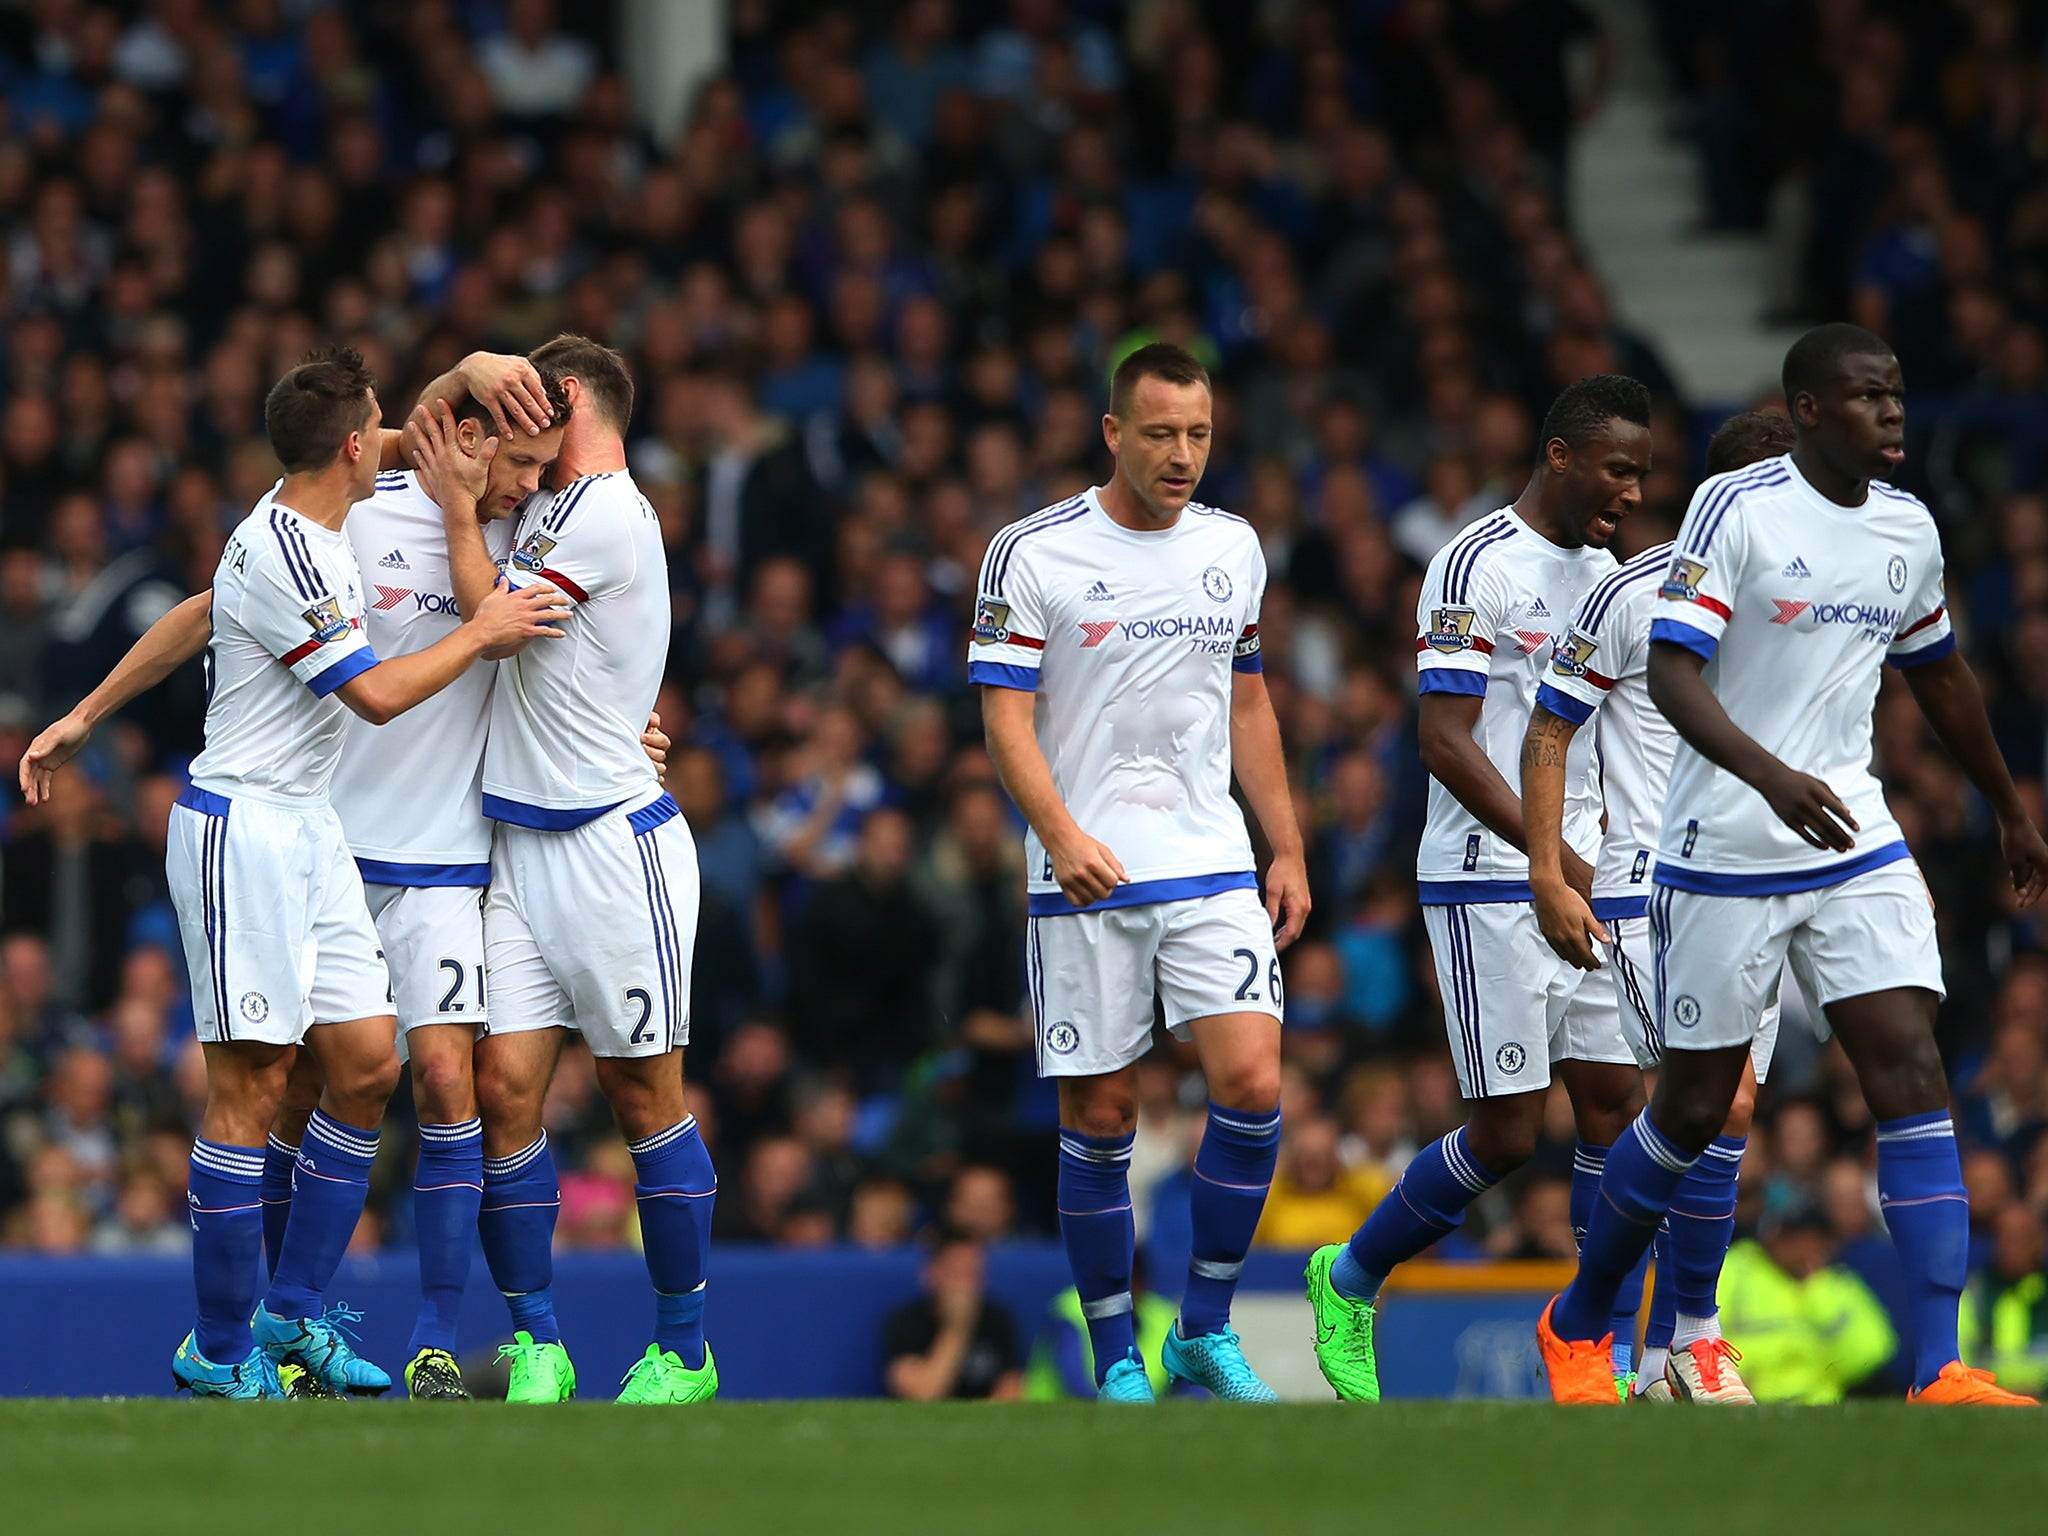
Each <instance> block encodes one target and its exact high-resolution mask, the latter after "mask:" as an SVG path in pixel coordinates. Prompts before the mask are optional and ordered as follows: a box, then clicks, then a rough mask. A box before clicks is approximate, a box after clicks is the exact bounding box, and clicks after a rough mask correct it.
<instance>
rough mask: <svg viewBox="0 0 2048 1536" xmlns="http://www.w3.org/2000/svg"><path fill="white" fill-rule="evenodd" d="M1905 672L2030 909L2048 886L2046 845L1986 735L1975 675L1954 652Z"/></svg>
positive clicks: (1988, 725) (2002, 758)
mask: <svg viewBox="0 0 2048 1536" xmlns="http://www.w3.org/2000/svg"><path fill="white" fill-rule="evenodd" d="M1905 673H1906V683H1907V685H1908V686H1909V687H1910V688H1911V689H1912V690H1913V697H1914V699H1915V700H1916V701H1918V703H1919V705H1920V713H1921V714H1923V715H1925V716H1926V717H1927V723H1928V724H1929V725H1931V726H1933V727H1934V734H1935V735H1937V736H1939V737H1940V738H1941V744H1942V745H1943V746H1944V747H1947V748H1948V750H1949V755H1950V756H1951V757H1953V758H1954V759H1955V760H1956V763H1957V764H1958V765H1959V766H1960V767H1961V768H1962V770H1963V772H1964V773H1967V774H1968V775H1969V776H1970V782H1971V783H1972V784H1975V785H1976V786H1977V789H1978V791H1979V792H1980V793H1981V794H1982V795H1983V796H1984V798H1985V799H1986V800H1987V801H1989V802H1990V805H1991V809H1992V812H1993V813H1994V814H1995V815H1996V816H1997V817H1998V840H1999V842H2000V844H2001V845H2002V847H2003V849H2004V852H2005V862H2006V867H2007V868H2008V870H2010V872H2011V874H2012V888H2013V891H2014V893H2015V894H2016V895H2017V896H2018V897H2019V903H2020V905H2021V906H2023V907H2029V906H2032V905H2033V904H2034V903H2035V901H2037V900H2039V899H2040V896H2041V892H2042V889H2043V887H2044V886H2048V845H2044V844H2043V843H2042V841H2041V833H2040V830H2039V829H2038V828H2036V827H2035V825H2034V820H2033V817H2031V816H2029V815H2028V814H2027V806H2026V802H2025V801H2024V800H2022V799H2021V798H2020V792H2019V790H2018V788H2017V787H2015V786H2014V784H2013V781H2012V773H2011V771H2010V770H2008V769H2007V767H2006V766H2005V755H2004V754H2003V753H2002V752H2000V751H1999V750H1998V742H1997V740H1996V739H1995V738H1994V737H1993V736H1992V734H1991V721H1990V719H1989V718H1988V717H1987V716H1986V715H1985V713H1984V695H1983V692H1982V691H1981V690H1980V689H1979V688H1978V686H1977V677H1976V674H1975V673H1973V672H1972V671H1971V670H1970V664H1969V663H1968V662H1966V661H1964V660H1963V658H1962V656H1961V655H1960V654H1958V653H1957V652H1954V651H1951V652H1950V653H1949V654H1948V655H1946V656H1944V657H1942V658H1941V659H1940V660H1939V661H1930V662H1923V663H1922V664H1920V665H1919V666H1912V667H1907V668H1906V669H1905Z"/></svg>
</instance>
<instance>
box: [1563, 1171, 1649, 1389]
mask: <svg viewBox="0 0 2048 1536" xmlns="http://www.w3.org/2000/svg"><path fill="white" fill-rule="evenodd" d="M1606 1169H1607V1149H1606V1148H1605V1147H1600V1146H1595V1145H1594V1144H1593V1143H1591V1142H1589V1141H1582V1142H1580V1143H1579V1144H1578V1146H1577V1147H1575V1148H1574V1149H1573V1150H1572V1241H1573V1242H1574V1243H1577V1244H1583V1243H1584V1242H1585V1241H1586V1222H1587V1221H1588V1220H1589V1219H1590V1218H1591V1216H1592V1214H1593V1203H1594V1202H1595V1201H1596V1200H1598V1199H1599V1198H1600V1175H1601V1174H1602V1173H1604V1172H1605V1171H1606ZM1649 1262H1650V1256H1649V1255H1648V1254H1647V1253H1645V1254H1644V1255H1643V1261H1642V1263H1640V1264H1638V1265H1637V1266H1636V1267H1635V1269H1634V1271H1633V1272H1631V1273H1630V1275H1629V1277H1628V1278H1627V1279H1626V1280H1624V1281H1622V1283H1621V1291H1620V1294H1619V1295H1617V1296H1616V1297H1615V1300H1614V1370H1615V1374H1617V1375H1621V1376H1626V1375H1627V1374H1628V1372H1629V1370H1630V1368H1631V1367H1632V1366H1633V1365H1634V1364H1635V1353H1636V1314H1637V1313H1639V1312H1641V1311H1642V1310H1643V1271H1644V1269H1645V1268H1647V1267H1648V1265H1649Z"/></svg>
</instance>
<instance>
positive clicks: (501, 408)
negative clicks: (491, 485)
mask: <svg viewBox="0 0 2048 1536" xmlns="http://www.w3.org/2000/svg"><path fill="white" fill-rule="evenodd" d="M462 377H463V380H464V381H465V382H466V383H467V384H468V385H469V392H470V394H471V395H473V396H475V398H476V400H477V402H478V403H479V404H480V405H482V406H483V408H484V409H485V410H487V411H489V412H490V413H491V420H493V421H495V422H496V423H497V424H498V430H499V431H500V432H503V433H504V434H505V435H506V436H507V437H515V436H517V435H518V434H520V433H522V432H523V433H525V434H526V435H527V436H528V437H539V436H540V435H541V433H543V432H545V431H547V429H548V428H549V427H551V426H553V425H554V419H555V418H554V412H553V411H551V410H550V409H549V408H548V395H547V388H546V386H545V385H543V384H542V383H541V377H540V373H539V371H538V370H537V369H536V368H535V367H534V366H533V364H531V363H529V362H528V361H527V360H526V359H525V358H523V357H517V356H504V355H501V354H499V353H496V352H472V353H471V354H470V355H469V356H468V357H465V358H464V359H463V360H462Z"/></svg>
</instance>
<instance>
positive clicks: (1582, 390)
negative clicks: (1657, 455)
mask: <svg viewBox="0 0 2048 1536" xmlns="http://www.w3.org/2000/svg"><path fill="white" fill-rule="evenodd" d="M1617 420H1618V421H1625V422H1628V423H1629V424H1630V425H1632V426H1637V427H1647V426H1648V425H1649V424H1650V391H1649V389H1648V388H1647V387H1646V386H1645V385H1644V384H1643V383H1642V382H1641V381H1640V380H1637V379H1632V378H1630V377H1629V376H1628V375H1627V374H1625V373H1593V374H1588V375H1587V376H1586V377H1585V378H1583V379H1580V380H1578V381H1577V382H1576V383H1573V384H1567V385H1566V386H1565V387H1564V388H1563V390H1561V391H1560V392H1559V394H1558V397H1557V398H1556V399H1555V400H1553V401H1551V402H1550V409H1549V410H1547V411H1545V412H1544V413H1543V430H1542V431H1540V432H1538V433H1537V434H1536V450H1537V452H1538V453H1539V454H1540V453H1541V452H1542V451H1543V445H1544V444H1546V443H1548V442H1549V441H1550V440H1551V439H1552V438H1554V437H1561V438H1563V439H1564V440H1565V444H1566V446H1567V447H1570V448H1573V449H1578V448H1583V447H1585V446H1586V444H1587V443H1589V442H1591V441H1592V440H1593V438H1594V437H1595V436H1597V435H1598V434H1599V433H1600V432H1602V431H1603V430H1605V428H1606V426H1607V423H1609V422H1610V421H1617Z"/></svg>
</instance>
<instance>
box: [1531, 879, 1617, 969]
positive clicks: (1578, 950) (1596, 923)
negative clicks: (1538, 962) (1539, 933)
mask: <svg viewBox="0 0 2048 1536" xmlns="http://www.w3.org/2000/svg"><path fill="white" fill-rule="evenodd" d="M1529 894H1530V895H1532V896H1533V897H1535V899H1536V922H1537V924H1538V925H1539V926H1540V927H1541V928H1542V929H1543V937H1544V940H1545V941H1546V942H1547V943H1548V944H1549V945H1550V947H1551V948H1552V949H1554V950H1556V951H1557V953H1558V956H1559V958H1561V959H1564V960H1569V961H1570V962H1571V963H1572V964H1573V965H1576V966H1577V967H1578V968H1579V969H1580V970H1582V971H1597V970H1599V969H1600V951H1599V948H1598V946H1599V945H1601V944H1605V943H1606V942H1607V940H1608V933H1607V929H1606V928H1605V927H1603V926H1602V924H1601V922H1600V919H1599V918H1597V917H1595V916H1594V915H1593V907H1592V903H1590V902H1589V901H1587V899H1586V898H1585V897H1584V896H1583V895H1581V894H1580V893H1579V892H1578V891H1575V890H1573V889H1572V888H1571V886H1569V885H1567V884H1564V883H1563V882H1560V881H1552V880H1544V881H1541V882H1537V881H1533V880H1532V881H1531V882H1530V883H1529Z"/></svg>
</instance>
